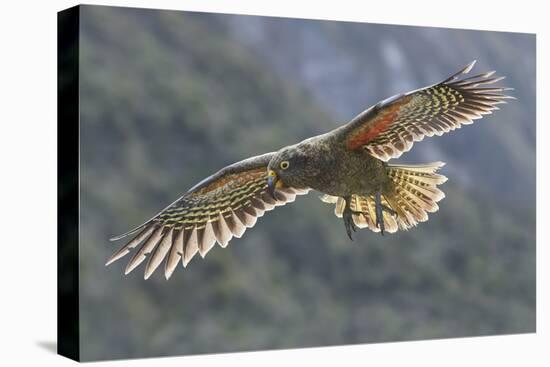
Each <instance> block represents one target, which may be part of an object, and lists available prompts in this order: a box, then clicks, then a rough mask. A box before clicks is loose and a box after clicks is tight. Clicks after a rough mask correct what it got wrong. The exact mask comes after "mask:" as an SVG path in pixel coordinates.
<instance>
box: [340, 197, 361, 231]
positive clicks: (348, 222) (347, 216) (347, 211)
mask: <svg viewBox="0 0 550 367" xmlns="http://www.w3.org/2000/svg"><path fill="white" fill-rule="evenodd" d="M344 200H345V201H346V206H345V207H344V212H343V213H342V219H343V220H344V226H345V227H346V233H347V234H348V237H349V239H350V240H352V241H353V238H352V237H351V231H353V232H357V226H356V225H355V222H354V221H353V217H352V215H353V214H362V213H361V212H356V211H353V210H351V205H350V203H351V196H345V197H344Z"/></svg>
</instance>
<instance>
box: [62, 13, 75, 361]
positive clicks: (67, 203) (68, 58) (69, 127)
mask: <svg viewBox="0 0 550 367" xmlns="http://www.w3.org/2000/svg"><path fill="white" fill-rule="evenodd" d="M79 28H80V7H79V6H75V7H72V8H69V9H66V10H63V11H60V12H59V13H57V179H58V181H57V236H58V237H57V353H58V354H60V355H62V356H65V357H67V358H70V359H73V360H76V361H79V360H80V323H79V83H78V81H79Z"/></svg>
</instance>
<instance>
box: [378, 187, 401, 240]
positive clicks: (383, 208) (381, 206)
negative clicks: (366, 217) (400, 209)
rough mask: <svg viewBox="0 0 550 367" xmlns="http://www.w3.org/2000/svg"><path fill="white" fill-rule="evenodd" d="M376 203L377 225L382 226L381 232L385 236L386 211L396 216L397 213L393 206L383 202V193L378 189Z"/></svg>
mask: <svg viewBox="0 0 550 367" xmlns="http://www.w3.org/2000/svg"><path fill="white" fill-rule="evenodd" d="M374 204H375V213H376V226H377V227H378V228H380V234H381V235H382V236H383V235H384V231H385V225H384V212H388V213H390V214H391V215H392V216H396V215H397V213H396V212H395V210H393V209H392V208H390V207H388V206H386V205H384V204H382V193H381V192H380V191H378V192H377V193H376V194H375V195H374Z"/></svg>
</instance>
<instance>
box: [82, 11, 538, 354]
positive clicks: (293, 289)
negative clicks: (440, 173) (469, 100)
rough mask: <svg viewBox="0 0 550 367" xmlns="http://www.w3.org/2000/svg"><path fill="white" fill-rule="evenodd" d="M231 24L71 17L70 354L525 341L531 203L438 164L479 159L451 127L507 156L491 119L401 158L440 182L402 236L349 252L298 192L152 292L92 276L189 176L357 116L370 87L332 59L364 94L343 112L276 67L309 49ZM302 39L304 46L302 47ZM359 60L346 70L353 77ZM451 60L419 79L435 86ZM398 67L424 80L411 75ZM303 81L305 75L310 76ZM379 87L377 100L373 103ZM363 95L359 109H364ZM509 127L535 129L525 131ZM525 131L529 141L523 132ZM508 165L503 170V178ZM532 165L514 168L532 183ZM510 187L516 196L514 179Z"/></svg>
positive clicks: (193, 178) (329, 216) (145, 284)
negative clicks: (77, 284)
mask: <svg viewBox="0 0 550 367" xmlns="http://www.w3.org/2000/svg"><path fill="white" fill-rule="evenodd" d="M239 19H240V22H241V24H242V26H243V27H246V24H247V22H252V20H251V19H252V17H234V18H232V19H226V16H222V15H207V14H200V13H184V12H169V11H150V10H138V9H125V8H108V7H90V6H84V7H83V12H82V24H81V27H82V28H81V30H82V32H81V36H82V39H81V67H82V68H81V106H80V107H81V134H80V140H81V161H82V167H81V172H80V177H81V183H82V188H81V208H82V210H81V233H80V236H81V247H80V254H81V317H82V321H81V325H80V326H81V331H82V338H81V345H82V348H83V350H82V357H83V359H85V360H91V359H100V358H128V357H146V356H161V355H170V354H182V353H211V352H224V351H235V350H252V349H266V348H289V347H301V346H317V345H327V344H347V343H361V342H380V341H395V340H410V339H419V338H442V337H453V336H454V337H457V336H467V335H489V334H498V333H519V332H532V331H534V328H535V314H534V308H535V281H534V280H535V272H534V271H535V268H534V263H535V254H534V251H535V247H534V244H535V242H534V241H535V240H534V239H535V217H534V215H535V214H534V207H533V205H534V199H532V198H530V196H529V194H526V195H525V197H526V200H525V201H523V202H522V205H515V204H513V201H512V200H510V199H509V198H508V196H509V195H508V194H504V193H505V192H507V191H505V190H502V191H501V190H500V189H499V190H496V192H495V193H494V194H493V193H492V192H493V190H492V189H491V190H489V189H487V183H486V182H485V181H484V180H485V178H484V177H477V178H479V179H480V180H481V181H480V183H479V184H475V185H465V184H464V182H465V180H461V179H458V178H457V177H456V174H455V171H454V170H460V169H462V168H452V166H456V167H465V168H464V169H465V170H467V169H469V167H470V166H476V167H477V165H478V163H479V164H482V163H483V164H484V165H485V164H493V163H494V161H491V160H490V159H489V158H485V159H484V160H483V162H478V161H477V159H476V160H473V161H472V160H471V158H470V157H468V156H467V154H470V153H468V152H466V153H465V152H464V151H465V150H466V151H467V150H468V149H470V146H469V145H466V143H465V142H464V141H465V140H467V138H469V137H470V136H466V135H461V134H462V133H464V134H466V132H467V131H472V133H476V132H478V134H477V135H476V134H474V135H476V136H477V137H475V138H474V139H479V140H475V141H477V142H478V143H481V145H487V146H488V148H487V149H488V150H496V149H497V148H496V147H495V146H494V145H493V144H496V143H495V142H498V144H500V145H498V147H499V148H498V149H504V148H502V147H505V148H506V149H508V145H506V144H504V143H501V142H500V140H498V139H493V138H487V139H489V140H488V141H485V140H482V137H483V136H486V135H487V134H485V135H482V134H481V131H482V130H483V129H484V126H489V125H492V126H494V125H495V124H496V123H497V122H498V121H491V122H489V121H482V122H481V123H479V124H476V125H474V127H468V128H466V129H463V130H462V131H459V132H455V133H454V134H452V135H451V139H450V140H448V141H449V142H451V141H453V139H452V138H454V139H456V140H459V141H462V144H465V146H463V147H462V148H460V147H459V145H457V146H455V148H454V149H455V150H452V149H451V148H449V149H451V150H448V151H447V150H446V149H447V147H446V145H444V144H443V145H441V144H440V143H439V142H437V140H439V139H441V138H437V139H435V138H434V139H433V140H432V139H429V140H426V141H425V142H422V143H420V144H417V145H416V146H415V148H414V150H413V152H414V151H416V150H418V149H421V147H422V146H432V145H434V144H436V145H434V146H436V148H430V149H434V150H433V152H431V153H430V154H429V155H428V154H427V153H423V154H426V156H422V155H420V156H418V159H419V160H420V159H421V160H422V161H425V160H436V159H447V160H448V161H449V166H448V168H447V167H445V170H444V174H446V175H448V176H449V178H450V180H449V182H448V183H447V184H445V185H444V187H443V188H444V190H445V192H446V194H447V198H446V199H444V201H442V202H441V209H440V211H439V212H438V213H436V214H434V215H432V216H431V219H430V221H429V222H426V223H423V224H421V225H420V226H419V227H418V228H415V229H414V230H411V231H409V232H404V233H398V234H395V235H391V236H384V237H382V236H380V235H376V234H373V233H371V232H368V231H361V232H360V233H358V234H357V236H356V239H355V241H354V242H350V241H349V240H348V239H347V237H346V235H345V231H344V227H343V224H342V223H341V220H339V219H337V218H336V217H334V215H333V213H332V210H333V209H332V208H331V207H330V206H328V205H326V204H323V203H322V202H320V201H319V200H318V194H317V193H312V194H310V195H308V196H307V197H303V198H299V199H298V200H297V202H296V203H295V204H292V205H288V206H285V207H281V208H278V209H277V210H276V211H273V212H269V213H267V214H266V215H265V217H264V218H262V219H260V220H259V221H258V224H257V225H256V227H255V228H254V229H253V230H250V231H247V233H246V235H245V236H244V237H243V238H241V239H234V240H233V241H232V242H231V245H230V246H229V247H228V248H227V249H225V250H222V249H220V248H219V247H218V248H215V249H213V250H212V251H211V252H210V253H209V254H208V256H207V258H206V260H205V261H202V260H201V259H200V258H196V259H194V260H193V261H192V262H191V263H190V265H189V266H188V268H187V269H185V270H183V269H182V268H179V269H178V270H177V271H176V273H175V274H174V276H173V277H172V278H171V279H170V281H168V282H166V281H165V280H164V278H163V277H162V275H161V274H159V273H157V274H155V275H154V276H153V277H152V278H151V279H150V280H148V281H144V280H143V274H142V272H140V270H142V269H141V268H140V269H138V270H136V271H134V272H133V273H131V274H130V275H128V276H123V268H124V264H123V262H121V263H116V264H114V265H112V266H110V267H108V268H105V267H104V265H103V264H104V263H105V261H106V259H107V258H108V256H109V255H110V254H111V253H112V252H113V251H114V250H115V248H116V246H112V245H111V244H110V243H109V242H108V240H107V239H108V237H110V236H111V235H115V234H118V233H120V232H123V231H125V230H127V229H129V227H132V226H134V225H137V224H139V223H141V222H143V221H144V220H146V219H147V216H150V215H153V214H154V213H156V212H157V211H158V210H159V209H161V208H162V207H164V206H165V205H167V204H169V203H170V202H172V201H173V200H175V199H176V198H177V197H178V196H179V195H181V194H182V193H183V192H185V191H186V190H187V189H188V188H189V187H190V186H192V185H193V184H194V183H196V182H197V181H199V180H201V179H202V178H203V177H205V176H207V175H209V174H211V173H213V172H215V171H216V170H217V169H219V168H221V167H223V166H224V165H226V164H229V163H232V162H234V161H237V160H240V159H243V158H246V157H248V156H251V155H255V154H260V153H264V152H266V151H270V150H276V149H278V148H280V147H282V146H284V145H287V144H291V143H294V142H297V141H299V140H301V139H304V138H306V137H308V136H311V135H314V134H318V133H322V132H325V131H327V130H329V129H331V128H333V127H334V126H337V123H336V122H335V121H338V119H339V120H340V121H343V120H345V119H347V118H349V117H351V116H352V115H353V114H354V113H356V112H359V111H360V110H361V109H364V108H366V107H368V105H369V104H370V102H369V103H365V100H366V99H367V96H368V99H369V100H370V99H371V97H370V96H371V95H372V94H371V93H373V91H371V90H370V89H369V88H367V87H368V86H369V85H371V83H372V82H369V83H358V82H357V80H355V79H354V78H353V77H352V75H351V74H349V71H347V68H345V67H344V68H337V66H338V62H339V61H338V60H334V62H335V66H334V67H335V68H337V69H336V70H335V71H334V72H333V74H334V75H333V76H332V77H331V80H332V82H333V83H336V84H338V83H340V82H338V75H339V73H342V74H341V76H342V78H343V80H344V81H345V80H347V81H348V82H349V83H356V84H355V85H356V87H357V88H359V86H362V88H367V89H365V90H363V91H361V90H360V89H357V90H356V91H355V93H357V95H356V96H355V97H354V101H355V102H354V103H355V104H354V105H353V106H351V105H352V104H353V103H351V102H349V101H348V100H347V98H345V97H342V98H332V99H331V98H328V97H327V99H323V97H322V96H323V95H324V96H329V95H330V93H333V94H334V95H335V96H337V95H338V94H339V93H344V88H342V92H338V89H339V88H338V87H337V86H330V85H326V84H324V82H323V83H321V84H318V87H319V88H322V89H323V90H324V92H321V91H316V90H315V87H314V85H315V83H312V82H308V80H306V79H307V78H305V77H304V75H306V74H307V75H309V73H312V74H315V71H314V70H315V67H314V66H312V67H304V70H306V71H304V73H297V72H292V70H291V69H293V68H289V69H288V70H286V71H285V69H284V65H283V64H284V59H286V58H288V59H289V60H297V61H295V62H297V63H299V62H305V61H300V60H303V59H304V58H305V59H309V60H312V59H314V58H315V57H314V55H313V56H311V55H309V53H308V54H307V55H306V54H303V55H301V56H300V55H298V56H296V54H295V52H299V51H298V50H292V49H290V48H289V47H291V46H288V45H289V44H292V42H291V41H290V40H289V41H288V42H283V41H280V42H279V43H277V42H276V39H277V36H276V35H277V31H276V30H271V31H270V34H271V33H272V34H273V36H270V37H271V38H270V39H269V42H273V43H272V45H273V48H274V51H272V52H271V53H266V52H265V50H264V51H261V50H260V49H259V48H258V47H257V44H256V43H251V42H250V41H249V40H248V39H245V36H244V35H241V34H237V32H236V31H235V29H236V28H238V23H239ZM258 19H260V21H262V22H263V21H267V22H273V20H269V19H267V18H258ZM233 23H235V24H233ZM304 24H305V25H304V29H305V30H301V31H300V32H305V33H304V34H309V36H308V37H310V38H311V39H312V41H311V42H315V41H314V40H315V39H318V38H319V35H318V34H317V33H318V32H328V33H327V34H332V36H331V37H336V36H337V35H338V34H341V33H342V34H341V35H340V36H339V37H341V38H343V39H347V42H349V43H350V45H351V44H353V43H354V42H355V43H357V42H363V41H361V40H362V39H361V38H360V37H361V35H360V33H361V32H360V30H359V29H360V28H361V26H359V25H349V26H350V27H349V30H348V31H347V32H349V35H348V36H346V35H345V29H347V28H346V27H344V26H343V25H342V26H340V25H338V24H336V25H334V26H333V25H331V24H332V23H330V22H305V23H304ZM319 24H324V25H322V26H320V25H319ZM272 27H275V25H272ZM308 27H309V28H308ZM324 27H327V29H329V30H328V31H325V30H323V28H324ZM331 27H335V28H336V30H330V29H331ZM339 27H343V28H342V29H340V28H339ZM286 28H287V24H286V23H284V22H283V23H281V26H280V27H279V30H278V32H279V33H280V37H282V39H283V40H284V39H285V38H284V37H287V36H285V35H286V34H287V32H289V31H288V30H287V29H286ZM356 28H357V29H356ZM307 29H309V30H307ZM319 29H321V30H319ZM243 32H244V31H243ZM418 32H421V33H422V32H427V30H425V29H421V28H420V29H418ZM428 33H429V32H428ZM250 34H252V33H250ZM258 34H260V33H258ZM297 34H298V33H297ZM300 34H301V33H300ZM323 34H324V33H323ZM252 35H253V34H252ZM327 37H328V36H327ZM355 37H359V39H358V40H355V41H354V39H355ZM335 43H336V44H338V43H342V47H344V46H345V44H344V42H343V41H341V42H340V41H338V42H335ZM309 44H310V41H309V38H308V42H304V43H303V44H302V47H308V46H307V45H309ZM284 45H287V46H286V48H284V47H283V46H284ZM348 47H351V46H348ZM277 50H278V51H277ZM331 50H332V49H331ZM319 52H320V51H319ZM327 54H331V52H328V51H327ZM323 55H324V54H323ZM267 56H270V57H267ZM531 56H534V55H531ZM359 57H360V55H355V56H353V57H351V56H350V57H349V58H350V60H349V61H345V62H349V63H351V64H353V65H358V63H359V59H358V58H359ZM270 58H279V59H280V60H283V61H276V60H270ZM320 58H322V57H320ZM469 58H470V57H469V56H468V58H467V60H466V61H468V60H469ZM340 62H344V61H340ZM460 64H462V62H459V63H458V65H452V66H451V67H450V68H449V69H448V70H444V71H443V72H442V73H441V75H434V76H433V77H432V75H429V76H426V79H428V77H429V79H434V78H435V80H437V79H439V78H440V77H442V76H445V75H447V74H448V73H449V72H451V71H452V70H454V69H455V68H456V67H457V66H459V65H460ZM329 65H330V62H326V64H324V66H325V67H329ZM418 65H420V64H418ZM377 67H379V68H380V69H376V68H377ZM383 67H384V65H382V64H381V65H377V64H371V65H370V66H369V65H365V66H364V67H362V71H361V73H365V74H364V75H367V74H368V76H369V80H370V78H372V80H380V83H383V82H385V83H400V80H406V79H403V78H401V77H399V76H398V75H394V77H391V78H390V77H385V76H383V74H382V72H377V70H384V68H383ZM310 68H312V69H311V70H313V71H307V70H309V69H310ZM410 68H411V70H418V71H417V72H418V73H422V72H428V70H431V69H430V68H420V67H419V68H418V69H416V68H415V64H414V63H411V64H410ZM424 69H426V70H424ZM318 73H319V75H321V77H320V78H321V79H323V78H324V77H323V75H325V74H326V73H325V72H318ZM329 74H330V73H329ZM361 75H363V74H361ZM366 77H367V76H361V78H366ZM419 78H421V77H419ZM314 79H315V78H312V80H314ZM520 79H521V78H520ZM423 80H424V79H423ZM410 83H411V85H410V87H412V88H414V87H416V86H414V85H412V84H414V82H413V81H411V82H410ZM348 88H349V89H353V88H351V87H348ZM403 88H405V90H406V89H408V88H409V85H408V84H407V85H403V86H402V85H397V84H396V85H395V92H398V91H401V90H403ZM392 90H393V89H392ZM386 91H388V92H389V93H387V94H391V93H392V92H391V91H390V89H387V90H386V89H385V90H383V91H380V94H383V93H386ZM346 93H348V92H346ZM381 97H383V96H381ZM372 98H373V100H372V101H371V102H372V103H374V102H375V101H376V99H377V98H378V97H372ZM348 104H349V106H348ZM346 106H348V107H346ZM509 106H512V105H507V106H505V108H508V107H509ZM519 106H520V107H518V108H520V110H519V112H518V114H519V115H521V114H522V113H523V112H525V113H526V114H529V113H531V110H530V107H529V105H519ZM347 108H349V112H350V113H349V116H347V114H348V112H346V111H347V110H346V109H347ZM352 110H353V111H352ZM501 112H502V111H501ZM344 115H346V116H344ZM501 115H505V113H499V115H497V116H501ZM525 124H527V125H528V126H530V127H533V126H534V121H533V122H532V124H531V123H530V122H529V121H527V122H525ZM483 131H484V130H483ZM533 133H534V130H533ZM457 134H458V135H457ZM524 135H526V139H529V137H530V133H528V132H527V130H526V131H524ZM453 144H459V143H453ZM521 144H523V143H521ZM521 144H520V145H521ZM471 146H474V143H473V142H472V145H471ZM476 147H477V145H476ZM472 149H481V148H479V147H477V148H472ZM531 149H533V150H532V151H531V150H529V152H528V154H526V155H525V156H522V157H520V158H521V159H520V158H517V159H518V160H519V161H518V162H519V163H521V164H524V165H525V167H530V165H531V164H534V162H532V161H531V159H534V147H531ZM428 152H430V151H428ZM411 153H412V152H411ZM432 153H433V155H432ZM415 154H416V153H415ZM502 156H504V155H502ZM415 159H416V156H415ZM494 159H496V158H495V157H494V156H493V160H494ZM407 160H408V158H407ZM507 162H508V161H507V160H505V161H504V163H502V164H503V165H504V166H505V167H506V168H507V169H511V168H510V167H511V166H512V165H511V163H510V162H508V163H507ZM532 167H533V168H532V171H529V170H528V169H526V172H527V174H528V175H533V177H534V165H533V166H532ZM476 169H477V168H476ZM522 169H523V168H522ZM487 171H489V169H487ZM461 174H462V173H461ZM474 174H475V172H474ZM503 174H505V173H503ZM464 175H466V173H464ZM476 183H477V181H476ZM514 185H518V186H519V187H520V189H524V190H526V191H525V192H526V193H528V192H529V190H531V188H530V186H529V184H528V183H527V181H520V182H517V183H515V184H514ZM488 191H489V192H491V193H492V194H490V195H487V192H488ZM493 195H495V196H497V197H498V199H499V200H494V199H493V198H492V196H493ZM116 245H117V246H119V245H121V243H120V242H119V243H117V244H116Z"/></svg>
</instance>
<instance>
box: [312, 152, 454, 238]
mask: <svg viewBox="0 0 550 367" xmlns="http://www.w3.org/2000/svg"><path fill="white" fill-rule="evenodd" d="M443 166H444V163H443V162H433V163H428V164H420V165H393V164H388V165H387V173H388V177H389V178H390V180H391V185H390V186H389V188H387V189H386V190H385V191H383V192H382V197H381V198H382V204H383V205H385V206H387V207H389V208H391V209H393V210H394V211H395V215H392V214H390V213H389V212H387V211H384V212H383V216H384V224H385V231H386V232H389V233H393V232H396V231H397V230H399V229H400V230H407V229H409V228H411V227H414V226H416V225H417V224H418V223H420V222H425V221H426V220H428V213H434V212H436V211H437V210H439V206H438V205H437V202H438V201H440V200H441V199H443V198H444V197H445V194H444V193H443V191H441V190H440V189H438V188H437V185H441V184H443V183H444V182H445V181H447V178H446V177H445V176H443V175H440V174H437V173H436V171H437V170H438V169H440V168H441V167H443ZM321 200H323V201H324V202H326V203H331V204H336V205H335V210H334V212H335V214H336V216H337V217H340V218H341V217H342V213H343V211H344V208H345V204H346V203H345V200H344V198H342V197H337V196H330V195H324V196H323V197H322V198H321ZM350 208H351V210H352V211H353V212H355V214H353V216H352V217H353V220H354V222H355V224H356V225H357V227H359V228H369V229H370V230H372V231H374V232H380V228H378V226H377V225H376V212H375V201H374V195H370V196H363V195H352V196H351V202H350ZM357 212H359V213H357Z"/></svg>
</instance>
